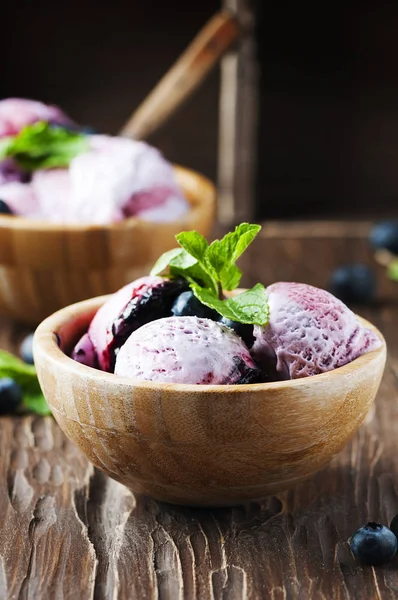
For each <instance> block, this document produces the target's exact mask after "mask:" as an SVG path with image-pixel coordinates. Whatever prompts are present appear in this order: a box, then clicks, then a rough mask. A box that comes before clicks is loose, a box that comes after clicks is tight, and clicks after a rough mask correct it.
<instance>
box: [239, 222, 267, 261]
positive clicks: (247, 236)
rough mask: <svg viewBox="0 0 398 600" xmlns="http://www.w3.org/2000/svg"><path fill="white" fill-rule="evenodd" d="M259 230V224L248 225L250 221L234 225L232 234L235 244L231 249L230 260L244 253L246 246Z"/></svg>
mask: <svg viewBox="0 0 398 600" xmlns="http://www.w3.org/2000/svg"><path fill="white" fill-rule="evenodd" d="M260 230H261V225H250V223H241V224H240V225H238V227H236V229H235V231H234V232H233V234H232V235H234V236H235V239H236V245H235V249H234V251H233V255H232V260H234V261H235V260H238V258H239V257H240V256H241V255H242V254H243V253H244V251H245V250H246V248H248V246H250V244H251V243H252V241H253V240H254V238H255V237H256V236H257V234H258V233H259V232H260Z"/></svg>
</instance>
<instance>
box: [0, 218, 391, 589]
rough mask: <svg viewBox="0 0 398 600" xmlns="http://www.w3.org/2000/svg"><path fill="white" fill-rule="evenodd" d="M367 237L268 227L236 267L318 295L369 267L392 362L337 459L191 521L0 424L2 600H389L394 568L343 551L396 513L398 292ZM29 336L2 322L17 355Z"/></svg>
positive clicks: (20, 428) (60, 443) (35, 427)
mask: <svg viewBox="0 0 398 600" xmlns="http://www.w3.org/2000/svg"><path fill="white" fill-rule="evenodd" d="M317 232H320V233H317ZM366 232H367V226H366V224H363V225H362V224H360V225H355V226H354V225H353V226H349V225H345V224H342V225H340V224H332V225H330V226H327V227H325V226H323V225H322V226H320V227H318V226H317V225H313V224H311V225H309V226H306V225H300V226H292V227H289V226H288V225H283V226H275V225H268V226H267V227H265V228H264V230H263V232H262V233H261V235H260V238H259V240H258V242H257V243H256V244H255V245H254V246H253V247H252V249H250V250H249V251H248V253H247V257H246V258H245V260H244V261H243V264H242V267H243V269H244V270H245V271H246V277H245V281H244V282H243V284H244V285H247V284H251V283H253V282H254V281H257V280H258V279H261V280H263V281H264V282H265V283H269V282H271V281H273V280H281V279H295V280H301V281H305V282H308V283H312V284H315V285H322V286H324V285H325V284H326V282H327V279H328V276H329V273H330V270H331V268H333V267H334V266H335V265H336V264H341V263H344V262H347V261H353V260H355V261H357V260H361V261H365V262H368V263H369V264H374V266H375V269H376V270H377V272H378V274H379V282H380V292H379V301H378V302H377V304H376V305H375V306H374V307H372V308H367V309H365V310H363V309H362V310H361V313H362V314H363V316H364V317H365V318H368V319H369V320H371V321H373V322H374V323H375V325H376V326H377V327H379V328H380V329H381V331H382V332H383V333H384V335H385V337H386V339H387V343H388V346H389V359H388V364H387V368H386V371H385V376H384V379H383V382H382V385H381V389H380V392H379V395H378V398H377V400H376V410H375V412H374V414H373V415H369V417H368V418H367V420H366V422H365V424H364V425H363V426H362V427H361V429H360V431H359V432H358V434H357V435H356V436H355V438H354V439H353V441H352V442H351V443H349V444H348V445H347V447H346V448H345V450H343V451H342V452H341V453H340V454H339V455H338V456H337V457H336V458H335V459H334V460H333V461H332V463H331V464H330V465H329V466H328V467H326V468H325V469H324V470H323V471H322V472H320V473H319V474H318V475H316V476H315V477H313V478H312V479H311V480H309V481H308V482H306V483H304V484H302V485H300V486H299V487H298V488H297V489H296V490H294V491H293V490H292V491H289V492H287V493H285V494H283V495H280V496H278V497H272V498H269V499H267V500H266V501H264V502H261V503H252V504H249V505H247V506H242V507H236V508H229V509H214V510H198V509H190V508H178V507H173V506H169V505H161V504H159V503H157V502H154V501H152V500H150V499H148V498H142V497H134V496H133V495H132V494H131V493H130V492H128V491H127V490H126V489H125V488H124V487H123V486H121V485H120V484H118V483H116V482H114V481H112V480H110V479H108V478H106V477H105V476H104V475H102V474H101V473H99V472H97V471H95V470H94V469H93V467H91V465H90V464H89V463H88V461H87V460H86V459H85V458H84V457H83V456H82V454H81V453H80V452H79V451H78V450H77V449H76V448H75V447H74V446H73V445H72V444H71V443H70V442H69V441H67V440H66V438H65V437H64V435H63V434H62V433H61V431H60V430H59V428H58V427H57V426H56V425H55V423H54V422H53V421H52V419H51V418H47V419H42V418H37V417H27V418H20V419H16V418H15V419H12V418H1V419H0V514H1V519H0V599H1V600H3V599H7V600H8V599H17V598H18V599H24V600H47V599H48V600H58V599H60V600H61V599H63V600H72V599H73V600H74V599H79V600H89V599H91V598H94V599H96V600H100V599H101V600H102V599H106V600H108V599H109V600H111V599H112V600H113V599H122V600H124V599H139V600H141V599H150V600H151V599H155V598H156V599H170V600H178V599H180V598H181V599H182V598H186V599H188V600H191V599H195V600H196V599H198V600H199V599H200V600H208V599H213V598H214V599H222V600H235V599H238V598H239V599H240V598H242V599H244V598H248V599H250V600H252V599H254V600H256V599H262V598H266V599H267V598H272V599H273V600H279V599H286V598H287V599H296V598H297V599H299V600H301V599H303V600H307V599H309V598H315V599H317V598H320V599H321V598H322V599H325V600H329V599H335V598H336V599H344V600H345V599H360V600H367V599H369V600H370V599H374V598H382V599H383V600H384V599H389V598H391V599H392V598H396V597H397V594H398V558H397V559H395V560H394V561H393V562H392V563H391V564H390V565H388V566H386V567H379V568H377V569H373V568H370V567H367V568H362V567H360V566H358V565H356V564H355V563H354V562H353V560H352V558H351V556H350V554H349V552H348V551H347V547H346V544H345V541H346V539H347V538H348V537H349V535H350V534H351V533H352V532H353V531H354V530H355V529H356V528H357V527H358V526H360V525H362V524H363V523H364V522H366V521H367V520H368V519H372V520H380V521H382V522H384V523H387V522H388V521H389V520H390V519H391V518H392V516H393V515H394V514H395V513H396V512H398V483H397V478H396V474H397V471H398V454H397V444H396V430H397V425H398V403H397V402H396V399H397V387H398V386H397V381H398V332H397V328H396V321H397V318H398V284H396V285H394V284H392V283H390V282H387V280H386V279H385V277H384V275H383V270H382V268H381V267H376V265H375V263H374V261H373V257H372V254H371V252H370V250H369V248H368V245H367V242H366V239H365V236H366ZM26 332H27V329H23V328H21V327H18V326H16V325H14V324H12V323H8V322H5V321H2V323H1V334H0V345H1V346H2V347H4V348H8V349H11V350H15V349H16V348H17V345H18V343H19V342H20V340H21V338H22V337H23V335H24V334H25V333H26ZM281 410H283V407H281Z"/></svg>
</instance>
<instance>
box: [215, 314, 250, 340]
mask: <svg viewBox="0 0 398 600" xmlns="http://www.w3.org/2000/svg"><path fill="white" fill-rule="evenodd" d="M220 323H222V325H226V326H227V327H229V328H230V329H233V330H234V331H235V333H237V334H238V335H239V337H241V338H242V340H243V341H244V342H245V344H246V346H247V347H248V348H251V347H252V346H253V344H254V335H253V325H247V324H246V323H238V321H231V319H227V318H226V317H222V319H221V320H220Z"/></svg>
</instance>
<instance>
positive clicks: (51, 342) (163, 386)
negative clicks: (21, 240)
mask: <svg viewBox="0 0 398 600" xmlns="http://www.w3.org/2000/svg"><path fill="white" fill-rule="evenodd" d="M111 295H112V294H109V295H105V296H97V297H95V298H90V299H88V300H83V301H81V302H77V303H75V304H71V305H69V306H66V307H65V308H62V309H60V310H58V311H57V312H55V313H53V314H52V315H50V316H49V317H47V318H46V319H45V320H44V321H42V322H41V323H40V325H39V326H38V327H37V329H36V331H35V334H34V339H33V353H34V355H37V354H38V353H42V354H44V356H45V357H46V361H49V362H51V363H53V364H54V363H57V364H58V365H59V366H60V367H62V368H63V369H64V370H65V369H66V370H68V371H70V372H72V373H73V374H75V375H76V376H77V377H84V378H85V379H90V380H95V381H99V380H102V381H104V382H107V383H108V382H109V383H112V382H113V384H115V385H118V386H119V387H123V388H130V389H131V388H134V389H135V390H138V389H142V390H150V389H154V390H157V391H173V393H176V394H178V393H184V394H186V393H195V394H198V393H199V394H214V393H215V392H216V393H218V394H223V393H224V394H231V393H234V394H239V393H248V392H252V393H253V392H257V393H258V392H262V391H266V390H282V389H300V388H302V387H308V384H309V382H313V383H314V385H315V384H316V383H319V384H321V383H322V382H326V381H328V380H329V383H330V379H331V378H333V377H340V376H341V377H345V376H348V375H350V374H351V373H352V372H353V371H355V370H356V369H358V368H360V367H365V366H366V365H367V364H369V363H371V362H373V361H375V360H379V359H380V358H382V359H384V361H385V360H386V353H387V344H386V341H385V339H384V336H383V335H382V333H381V332H380V331H379V330H378V329H377V327H375V326H374V325H373V324H372V323H370V322H369V321H367V320H366V319H364V318H363V317H360V316H359V315H357V318H358V319H359V321H360V323H361V324H362V325H364V326H365V327H368V328H369V329H371V330H372V331H374V332H375V333H376V334H377V335H378V337H379V339H380V340H381V345H380V346H379V347H378V348H376V349H375V350H372V351H371V352H366V353H365V354H362V355H361V356H359V357H358V358H356V359H354V360H353V361H351V362H349V363H347V364H346V365H343V366H342V367H337V368H336V369H333V370H331V371H326V372H325V373H320V374H318V375H313V376H311V377H302V378H300V379H288V380H283V381H272V382H266V383H246V384H231V385H221V384H213V385H200V384H194V383H191V384H186V383H165V382H153V381H144V380H141V379H134V378H131V377H124V376H121V375H115V374H114V373H107V372H105V371H100V370H99V369H94V368H92V367H88V366H86V365H83V364H81V363H78V362H77V361H75V360H73V359H72V358H71V357H70V356H68V355H67V354H66V353H65V352H63V351H62V350H61V348H60V347H59V345H58V341H57V336H56V334H57V332H58V331H59V329H60V328H62V327H63V326H65V325H66V324H67V323H68V322H69V321H71V320H76V319H78V318H79V317H80V318H83V317H84V316H86V315H88V314H89V313H92V314H93V315H94V313H95V311H96V310H98V308H99V307H100V306H101V305H102V304H103V303H104V302H105V301H106V300H107V299H109V298H110V297H111Z"/></svg>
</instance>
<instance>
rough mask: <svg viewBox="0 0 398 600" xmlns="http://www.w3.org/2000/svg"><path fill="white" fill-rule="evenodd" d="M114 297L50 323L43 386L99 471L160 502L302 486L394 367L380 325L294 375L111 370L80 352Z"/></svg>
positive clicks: (38, 358) (195, 501) (43, 342)
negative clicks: (312, 369)
mask: <svg viewBox="0 0 398 600" xmlns="http://www.w3.org/2000/svg"><path fill="white" fill-rule="evenodd" d="M105 300H106V298H104V297H102V298H94V299H91V300H87V301H85V302H80V303H78V304H75V305H74V306H69V307H67V308H64V309H63V310H60V311H59V312H57V313H56V314H54V315H52V316H51V317H49V318H48V319H46V320H45V321H44V322H43V323H41V325H40V326H39V327H38V329H37V330H36V333H35V337H34V357H35V364H36V367H37V371H38V376H39V380H40V384H41V386H42V389H43V392H44V395H45V397H46V398H47V401H48V403H49V405H50V407H51V409H52V411H53V414H54V417H55V419H56V420H57V421H58V423H59V425H60V427H61V428H62V429H63V431H64V432H65V434H66V435H67V436H68V437H69V438H70V439H71V440H72V441H73V442H74V443H75V444H76V445H77V446H78V447H79V448H80V449H81V450H82V452H83V453H84V454H85V455H86V456H87V457H88V458H89V460H90V461H91V462H92V463H93V464H94V465H95V466H96V467H98V468H99V469H101V470H102V471H104V472H105V473H106V474H107V475H109V476H110V477H113V478H114V479H116V480H117V481H120V482H122V483H124V484H125V485H126V486H127V487H129V488H130V489H131V490H133V491H134V492H136V493H140V494H146V495H150V496H152V497H154V498H156V499H158V500H163V501H167V502H172V503H177V504H188V505H196V506H226V505H234V504H239V503H242V502H245V501H249V500H254V499H260V498H262V497H264V496H266V495H268V494H274V493H277V492H281V491H283V490H284V489H286V488H289V487H291V486H294V485H295V484H297V483H298V482H300V481H302V480H303V479H305V478H306V477H308V476H309V475H311V474H312V473H314V472H315V471H317V470H318V469H320V468H321V467H322V466H323V465H325V464H326V463H327V462H328V461H329V460H330V459H331V458H332V456H333V455H334V454H336V453H337V452H339V450H340V449H341V448H342V447H343V446H344V444H345V443H346V442H347V440H348V439H349V438H350V437H351V436H352V435H353V434H354V433H355V431H356V430H357V429H358V427H359V425H360V423H361V422H362V421H363V419H364V417H365V416H366V413H367V412H368V410H369V408H370V406H371V404H372V402H373V400H374V398H375V396H376V393H377V390H378V387H379V384H380V380H381V377H382V374H383V370H384V365H385V360H386V345H385V341H384V339H383V338H382V336H381V334H380V333H379V332H377V333H378V335H379V336H380V338H381V339H382V340H383V345H382V346H381V347H380V348H379V349H377V350H375V351H373V352H370V353H368V354H364V355H363V356H361V357H360V358H358V359H356V360H355V361H353V362H352V363H350V364H348V365H346V366H344V367H340V368H339V369H335V370H334V371H330V372H328V373H324V374H322V375H316V376H314V377H308V378H305V379H296V380H293V381H282V382H276V383H263V384H254V385H253V384H252V385H230V386H227V385H226V386H222V385H209V386H198V385H183V384H159V383H152V382H143V381H137V380H134V379H128V378H126V377H120V376H117V375H113V374H112V373H103V372H101V371H98V370H95V369H92V368H90V367H86V366H84V365H81V364H79V363H77V362H75V361H73V360H72V359H71V358H69V357H68V354H69V353H70V351H71V349H72V348H73V346H74V344H75V343H76V341H77V340H78V339H79V338H80V336H81V335H82V334H83V333H84V332H85V331H86V330H87V328H88V324H89V322H90V320H91V319H92V317H93V315H94V314H95V312H96V311H97V309H98V308H99V307H100V306H101V305H102V304H103V302H104V301H105ZM363 322H364V323H365V324H366V325H368V326H369V327H371V328H372V329H375V328H374V327H373V326H372V325H370V324H369V323H367V322H366V321H363ZM376 331H377V330H376ZM58 340H59V344H58Z"/></svg>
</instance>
